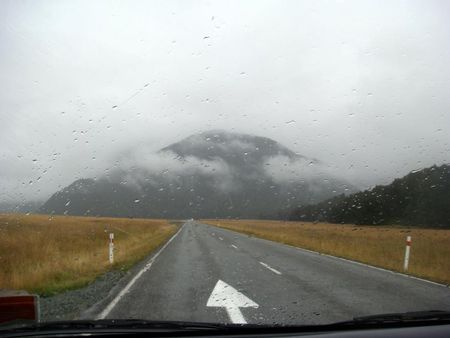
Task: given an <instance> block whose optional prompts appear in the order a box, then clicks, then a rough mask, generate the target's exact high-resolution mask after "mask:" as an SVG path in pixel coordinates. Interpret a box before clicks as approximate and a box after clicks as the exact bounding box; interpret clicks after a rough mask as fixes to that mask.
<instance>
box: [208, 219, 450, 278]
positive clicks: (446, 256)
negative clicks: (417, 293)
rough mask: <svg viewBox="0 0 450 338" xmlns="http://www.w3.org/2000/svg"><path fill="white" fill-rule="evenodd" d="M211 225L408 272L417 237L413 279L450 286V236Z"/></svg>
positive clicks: (317, 226)
mask: <svg viewBox="0 0 450 338" xmlns="http://www.w3.org/2000/svg"><path fill="white" fill-rule="evenodd" d="M204 222H205V223H207V224H210V225H215V226H219V227H222V228H226V229H229V230H234V231H238V232H242V233H244V234H247V235H251V236H256V237H260V238H264V239H268V240H271V241H275V242H280V243H284V244H289V245H293V246H296V247H300V248H305V249H309V250H313V251H318V252H322V253H326V254H330V255H333V256H338V257H344V258H348V259H351V260H355V261H359V262H362V263H366V264H370V265H374V266H378V267H382V268H385V269H389V270H393V271H398V272H403V258H404V252H405V240H406V236H407V235H409V236H412V247H411V256H410V265H409V270H408V274H411V275H414V276H418V277H422V278H426V279H429V280H433V281H436V282H440V283H444V284H450V230H436V229H417V228H404V227H380V226H363V227H361V226H354V225H349V224H346V225H338V224H326V223H309V222H282V221H262V220H204Z"/></svg>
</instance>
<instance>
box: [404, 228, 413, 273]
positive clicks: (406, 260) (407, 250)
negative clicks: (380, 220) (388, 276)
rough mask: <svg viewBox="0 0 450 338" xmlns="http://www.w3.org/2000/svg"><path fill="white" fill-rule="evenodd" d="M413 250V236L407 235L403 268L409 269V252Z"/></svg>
mask: <svg viewBox="0 0 450 338" xmlns="http://www.w3.org/2000/svg"><path fill="white" fill-rule="evenodd" d="M410 251H411V236H407V237H406V249H405V261H404V263H403V270H405V271H408V265H409V253H410Z"/></svg>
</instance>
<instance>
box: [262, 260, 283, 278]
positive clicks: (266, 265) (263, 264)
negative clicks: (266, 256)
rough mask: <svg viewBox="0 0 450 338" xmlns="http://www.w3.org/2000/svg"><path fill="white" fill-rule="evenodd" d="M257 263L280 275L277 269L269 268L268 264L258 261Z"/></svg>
mask: <svg viewBox="0 0 450 338" xmlns="http://www.w3.org/2000/svg"><path fill="white" fill-rule="evenodd" d="M259 264H261V265H262V266H263V267H265V268H267V269H269V270H270V271H272V272H274V273H276V274H277V275H281V272H280V271H278V270H275V269H274V268H271V267H270V266H269V265H268V264H266V263H264V262H259Z"/></svg>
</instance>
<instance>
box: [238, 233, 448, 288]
mask: <svg viewBox="0 0 450 338" xmlns="http://www.w3.org/2000/svg"><path fill="white" fill-rule="evenodd" d="M230 231H231V230H230ZM253 238H254V239H259V240H262V241H265V242H269V243H272V244H281V245H285V246H288V247H290V248H293V249H297V250H300V251H307V252H310V253H312V254H316V255H319V256H326V257H330V258H334V259H339V260H341V261H345V262H348V263H353V264H357V265H362V266H365V267H368V268H371V269H375V270H380V271H384V272H389V273H391V274H393V275H398V276H402V277H406V278H411V279H415V280H419V281H421V282H425V283H429V284H434V285H437V286H442V287H444V288H449V287H450V285H447V284H442V283H438V282H433V281H431V280H428V279H423V278H420V277H416V276H411V275H407V274H404V273H401V272H397V271H392V270H387V269H383V268H380V267H378V266H374V265H369V264H365V263H361V262H357V261H353V260H351V259H347V258H343V257H338V256H333V255H329V254H325V253H321V252H319V251H313V250H308V249H304V248H299V247H297V246H293V245H290V244H285V243H279V242H274V241H270V240H268V239H265V238H259V237H253Z"/></svg>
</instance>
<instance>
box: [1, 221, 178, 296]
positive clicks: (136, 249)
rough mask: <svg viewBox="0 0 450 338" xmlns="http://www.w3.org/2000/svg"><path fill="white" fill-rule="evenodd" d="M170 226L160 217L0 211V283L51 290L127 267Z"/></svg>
mask: <svg viewBox="0 0 450 338" xmlns="http://www.w3.org/2000/svg"><path fill="white" fill-rule="evenodd" d="M176 230H177V226H176V225H174V224H171V223H169V222H168V221H165V220H148V219H127V218H96V217H72V216H48V215H17V214H6V215H0V289H2V288H7V289H21V290H28V291H31V292H37V293H39V294H52V293H54V292H58V291H61V290H65V289H71V288H77V287H80V286H83V285H86V284H87V283H89V282H90V281H92V280H94V279H95V278H96V277H98V276H99V275H100V274H102V273H104V272H106V271H108V270H110V269H126V268H129V267H130V266H131V265H132V264H134V263H136V262H137V261H139V260H141V259H143V258H144V257H145V256H146V255H148V254H149V253H150V252H151V251H153V250H154V249H156V248H157V247H159V246H160V245H161V244H163V243H164V242H165V241H167V240H168V239H169V238H170V237H171V236H172V235H173V234H174V233H175V232H176ZM110 232H113V233H114V237H115V238H114V244H115V251H114V264H113V265H112V266H111V264H110V263H109V258H108V257H109V256H108V243H109V233H110Z"/></svg>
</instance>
